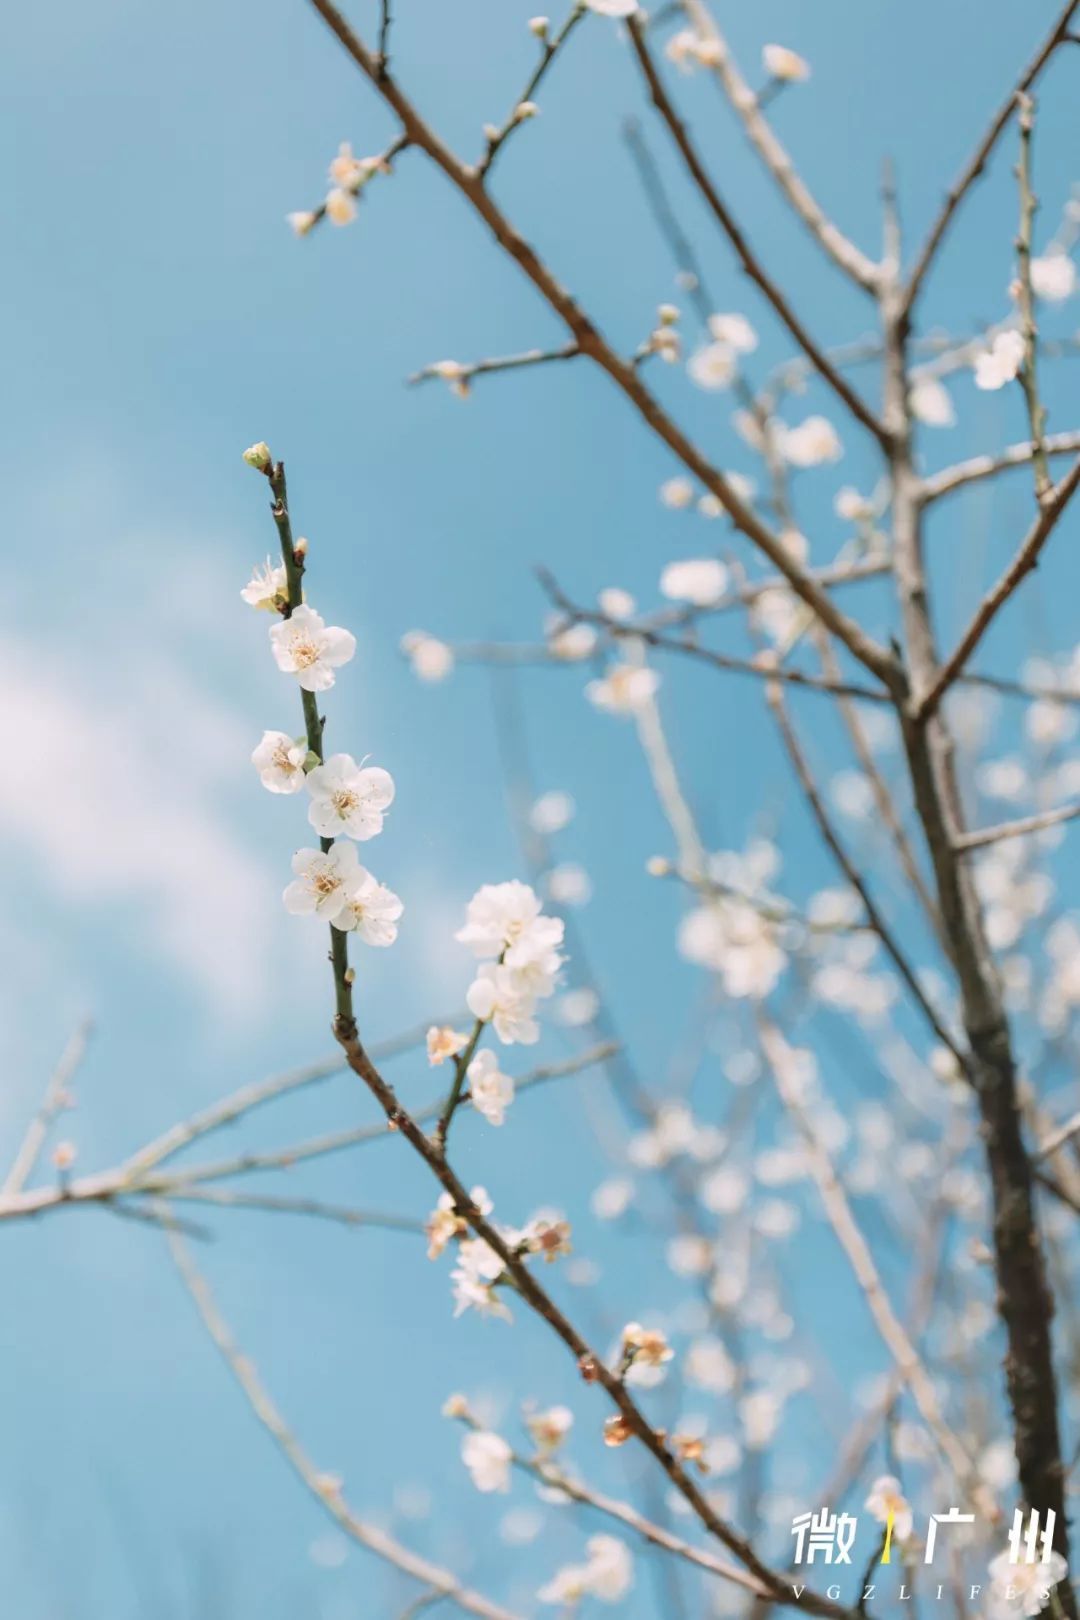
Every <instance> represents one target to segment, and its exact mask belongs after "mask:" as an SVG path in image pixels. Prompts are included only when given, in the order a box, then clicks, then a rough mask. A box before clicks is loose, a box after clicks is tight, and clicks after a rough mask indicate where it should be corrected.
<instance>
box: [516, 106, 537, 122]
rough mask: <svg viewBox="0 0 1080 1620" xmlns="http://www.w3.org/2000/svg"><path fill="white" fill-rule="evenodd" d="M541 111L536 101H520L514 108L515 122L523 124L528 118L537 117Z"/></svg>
mask: <svg viewBox="0 0 1080 1620" xmlns="http://www.w3.org/2000/svg"><path fill="white" fill-rule="evenodd" d="M539 111H540V109H539V107H538V106H537V105H536V102H535V101H519V102H518V104H517V106H516V107H515V108H514V122H515V123H518V124H522V123H524V122H525V120H526V118H535V117H536V115H537V113H538V112H539Z"/></svg>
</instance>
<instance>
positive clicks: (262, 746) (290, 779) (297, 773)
mask: <svg viewBox="0 0 1080 1620" xmlns="http://www.w3.org/2000/svg"><path fill="white" fill-rule="evenodd" d="M307 755H308V746H307V741H306V739H304V738H300V739H297V738H295V737H290V736H289V735H288V734H287V733H286V732H284V731H264V732H263V734H262V742H260V743H259V745H258V747H257V748H256V749H255V750H254V751H253V753H252V755H251V763H252V764H253V765H254V767H255V769H256V770H257V771H258V773H259V781H260V782H261V783H262V785H263V787H264V788H266V789H267V790H268V791H269V792H270V793H299V791H300V789H301V788H302V787H303V785H304V761H305V760H306V759H307Z"/></svg>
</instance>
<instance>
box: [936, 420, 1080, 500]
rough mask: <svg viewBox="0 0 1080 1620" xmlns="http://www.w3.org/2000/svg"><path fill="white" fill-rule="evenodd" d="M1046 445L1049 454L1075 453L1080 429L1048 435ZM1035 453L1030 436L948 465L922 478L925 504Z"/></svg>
mask: <svg viewBox="0 0 1080 1620" xmlns="http://www.w3.org/2000/svg"><path fill="white" fill-rule="evenodd" d="M1043 448H1044V449H1045V451H1046V454H1047V455H1048V456H1065V455H1075V454H1076V452H1077V451H1078V450H1080V429H1075V428H1074V429H1073V431H1072V432H1071V433H1050V434H1048V435H1047V437H1046V439H1045V440H1044V441H1043ZM1034 455H1035V446H1034V445H1033V444H1032V442H1031V440H1030V439H1025V440H1024V442H1023V443H1022V444H1011V445H1009V447H1008V448H1007V449H1005V450H1002V451H1001V452H1000V453H999V454H998V455H996V456H973V457H972V458H971V460H970V461H960V462H958V463H957V464H956V466H955V467H946V468H944V470H943V471H941V472H938V473H933V474H932V475H931V476H930V477H929V478H924V479H923V483H922V502H923V505H924V506H928V505H929V504H930V503H931V502H932V501H938V500H940V499H941V497H942V496H943V495H951V494H952V493H953V491H954V490H957V489H963V488H965V486H966V485H968V484H974V483H978V482H980V481H981V480H982V479H984V478H994V477H996V476H997V474H998V473H1001V472H1007V471H1008V470H1009V469H1010V468H1012V467H1024V466H1026V465H1027V463H1028V462H1029V461H1031V460H1032V458H1033V457H1034Z"/></svg>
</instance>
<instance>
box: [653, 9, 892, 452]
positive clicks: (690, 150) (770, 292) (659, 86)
mask: <svg viewBox="0 0 1080 1620" xmlns="http://www.w3.org/2000/svg"><path fill="white" fill-rule="evenodd" d="M628 28H629V33H630V42H631V44H632V45H633V48H634V52H635V54H636V56H637V59H638V62H639V64H640V66H641V71H642V74H643V75H644V78H645V83H646V85H647V86H648V89H649V94H650V97H651V99H652V103H653V106H654V107H655V108H656V110H657V112H658V113H659V115H660V117H661V118H662V119H663V121H664V123H665V124H666V125H667V128H668V130H669V132H670V134H671V138H672V140H673V141H674V142H675V145H676V146H677V147H678V150H679V153H680V155H681V157H682V160H683V162H684V163H685V165H686V168H687V171H688V172H689V174H690V177H691V179H692V180H693V182H694V184H695V185H696V186H697V189H698V191H699V192H700V193H701V196H702V197H703V198H704V200H705V202H706V204H707V205H708V207H709V209H710V211H711V213H712V215H713V218H714V219H715V220H716V222H717V224H718V225H719V226H720V229H721V230H722V231H723V232H724V235H725V236H726V237H727V239H728V241H729V242H730V243H731V245H732V247H733V248H734V250H735V253H736V256H737V257H738V260H739V263H740V264H741V266H742V268H743V271H744V272H745V274H746V275H747V276H749V278H750V280H751V281H752V282H753V283H754V285H755V286H756V287H757V288H758V290H759V291H760V292H761V293H762V294H763V296H764V297H765V299H766V300H767V301H768V303H769V304H770V305H771V307H772V309H773V311H774V312H775V314H776V315H777V316H778V317H779V319H780V320H781V321H782V322H783V324H784V325H785V326H786V327H787V329H788V331H789V332H790V333H791V335H792V337H793V338H794V339H795V342H796V343H797V344H798V345H799V347H800V349H802V351H803V352H804V354H805V355H806V357H807V359H808V360H809V361H810V363H811V365H812V366H813V367H814V369H815V370H816V371H817V372H818V373H819V374H820V376H821V377H822V378H823V379H824V380H825V382H826V383H828V385H829V387H830V388H831V389H832V390H833V392H834V393H835V394H837V395H838V397H839V398H840V399H841V400H842V401H843V402H844V404H845V405H846V406H847V408H848V410H849V411H850V412H851V414H852V415H853V416H854V417H855V419H856V420H857V421H858V422H860V423H861V424H862V426H863V427H864V428H866V429H867V431H868V432H870V433H872V434H873V436H874V438H875V439H877V441H878V443H879V444H883V443H885V442H886V435H885V429H884V427H883V426H882V424H881V422H880V421H879V420H878V418H877V417H876V416H875V415H874V413H873V411H872V410H871V409H870V407H869V406H868V405H867V404H866V402H865V400H863V399H861V398H860V397H859V395H858V394H857V393H856V392H855V390H854V389H853V388H852V386H851V384H850V383H849V382H848V381H847V380H846V378H845V377H844V376H843V375H842V374H841V373H840V372H839V371H838V370H837V369H836V367H835V366H834V365H833V364H832V362H831V360H830V359H829V357H828V355H827V354H826V353H825V351H824V350H823V349H822V348H821V347H820V345H819V344H818V343H817V342H816V341H815V339H814V338H813V337H812V336H811V334H810V332H809V331H808V330H807V328H806V327H805V326H804V325H803V322H802V321H801V320H800V318H799V316H798V315H797V314H796V313H795V311H794V310H793V309H792V307H791V304H790V303H789V301H788V299H787V296H786V295H785V293H784V291H783V289H782V288H781V287H780V286H779V285H778V284H777V283H776V282H775V281H774V280H773V279H772V277H771V276H770V275H769V274H768V273H767V271H766V270H765V268H764V266H763V265H762V263H761V261H760V259H759V258H758V257H757V255H756V253H755V252H754V250H753V249H752V248H751V246H750V243H749V241H748V240H747V238H746V235H745V233H744V232H743V230H742V227H741V226H740V225H739V223H738V221H737V220H736V219H735V217H734V215H733V214H732V212H731V210H730V209H729V208H728V206H727V204H726V203H725V202H724V200H723V198H722V197H721V196H720V193H719V192H718V191H717V189H716V186H715V185H714V183H713V180H712V178H711V176H710V175H709V172H708V170H707V169H706V168H705V165H704V164H703V162H702V160H701V157H700V155H699V153H698V151H697V148H696V147H695V145H694V143H693V141H692V140H691V139H690V134H689V131H688V130H687V127H686V125H685V123H684V122H683V120H682V119H681V118H680V117H679V114H678V112H677V110H676V108H675V106H674V104H673V102H672V100H671V97H670V96H669V95H668V93H667V91H666V90H665V88H664V83H663V80H662V79H661V77H660V73H659V71H658V69H657V66H656V63H655V62H654V61H653V57H652V53H651V51H650V50H649V46H648V42H647V40H646V38H645V29H644V26H643V24H642V22H641V20H640V18H638V17H631V18H630V20H629V23H628Z"/></svg>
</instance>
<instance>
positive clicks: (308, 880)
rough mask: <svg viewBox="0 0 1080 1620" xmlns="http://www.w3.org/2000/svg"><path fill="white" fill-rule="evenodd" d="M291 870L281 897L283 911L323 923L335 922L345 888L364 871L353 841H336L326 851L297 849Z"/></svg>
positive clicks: (341, 904) (339, 912) (342, 905)
mask: <svg viewBox="0 0 1080 1620" xmlns="http://www.w3.org/2000/svg"><path fill="white" fill-rule="evenodd" d="M292 869H293V872H294V874H295V881H294V882H292V883H290V884H289V886H288V888H287V889H286V890H285V893H284V895H283V896H282V898H283V899H284V901H285V910H286V911H289V912H291V913H292V914H293V916H294V917H302V916H311V915H314V916H316V917H321V918H323V920H324V921H326V922H336V921H337V919H338V917H339V916H340V914H341V912H342V911H343V910H344V908H345V905H346V903H347V891H348V889H349V888H350V886H351V885H352V884H354V883H357V882H358V881H359V879H360V876H361V874H363V873H364V868H363V867H362V866H361V865H360V862H359V861H358V860H357V858H356V850H355V849H354V848H353V846H352V844H335V845H334V846H333V848H332V849H328V850H327V851H326V852H325V854H324V853H323V851H322V850H321V849H298V850H297V852H296V854H295V855H294V856H293V858H292ZM365 875H366V874H365Z"/></svg>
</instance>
